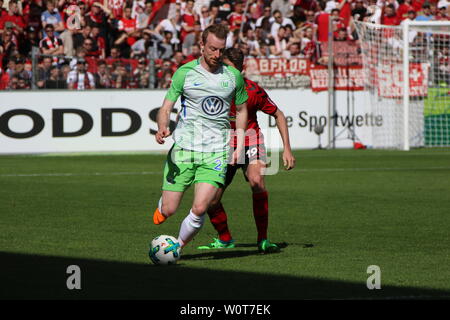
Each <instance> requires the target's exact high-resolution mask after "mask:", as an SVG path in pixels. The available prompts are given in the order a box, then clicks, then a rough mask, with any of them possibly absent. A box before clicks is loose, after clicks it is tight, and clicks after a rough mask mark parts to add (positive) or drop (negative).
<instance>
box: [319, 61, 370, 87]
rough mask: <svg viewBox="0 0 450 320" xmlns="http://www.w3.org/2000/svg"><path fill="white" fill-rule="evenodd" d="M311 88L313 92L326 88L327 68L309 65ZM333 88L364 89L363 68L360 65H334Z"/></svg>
mask: <svg viewBox="0 0 450 320" xmlns="http://www.w3.org/2000/svg"><path fill="white" fill-rule="evenodd" d="M310 76H311V89H312V90H313V91H314V92H319V91H325V90H328V68H327V67H326V66H322V65H311V68H310ZM334 89H335V90H346V91H347V90H349V91H360V90H364V70H363V68H362V67H361V66H347V67H336V68H335V69H334Z"/></svg>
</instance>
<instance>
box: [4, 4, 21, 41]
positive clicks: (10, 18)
mask: <svg viewBox="0 0 450 320" xmlns="http://www.w3.org/2000/svg"><path fill="white" fill-rule="evenodd" d="M25 27H26V25H25V20H24V19H23V17H22V15H21V13H20V12H19V6H18V5H17V0H10V1H9V3H8V12H7V13H5V12H3V14H2V16H1V17H0V32H1V33H3V32H4V30H6V29H10V30H12V31H13V32H14V34H15V35H17V36H18V35H19V34H21V33H23V31H24V29H25Z"/></svg>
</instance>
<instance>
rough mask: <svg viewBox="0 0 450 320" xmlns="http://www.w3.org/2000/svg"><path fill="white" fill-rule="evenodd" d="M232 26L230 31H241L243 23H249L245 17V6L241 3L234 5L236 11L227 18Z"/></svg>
mask: <svg viewBox="0 0 450 320" xmlns="http://www.w3.org/2000/svg"><path fill="white" fill-rule="evenodd" d="M227 20H228V23H229V24H230V30H231V31H233V30H235V29H239V28H240V27H241V25H242V24H243V23H245V22H246V21H247V17H246V16H245V15H244V6H243V3H242V2H241V1H238V2H236V3H235V4H234V10H233V12H231V13H230V14H229V15H228V17H227Z"/></svg>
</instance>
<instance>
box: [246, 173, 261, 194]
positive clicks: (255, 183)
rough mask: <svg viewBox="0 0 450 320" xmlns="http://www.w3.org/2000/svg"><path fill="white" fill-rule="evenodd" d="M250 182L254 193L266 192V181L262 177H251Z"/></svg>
mask: <svg viewBox="0 0 450 320" xmlns="http://www.w3.org/2000/svg"><path fill="white" fill-rule="evenodd" d="M248 180H249V183H250V187H251V188H252V191H253V192H263V191H265V186H264V180H263V178H262V177H261V176H259V175H258V176H251V177H249V179H248Z"/></svg>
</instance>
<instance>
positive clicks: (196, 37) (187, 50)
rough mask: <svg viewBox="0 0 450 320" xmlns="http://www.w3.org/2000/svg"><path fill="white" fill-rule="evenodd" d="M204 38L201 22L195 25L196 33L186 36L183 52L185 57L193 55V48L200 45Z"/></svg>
mask: <svg viewBox="0 0 450 320" xmlns="http://www.w3.org/2000/svg"><path fill="white" fill-rule="evenodd" d="M201 36H202V29H201V26H200V23H199V22H196V23H195V26H194V32H191V33H190V34H188V35H187V36H186V38H185V39H184V41H183V45H182V51H183V54H184V55H185V56H188V55H190V54H191V48H192V46H193V45H194V44H196V43H200V41H201Z"/></svg>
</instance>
